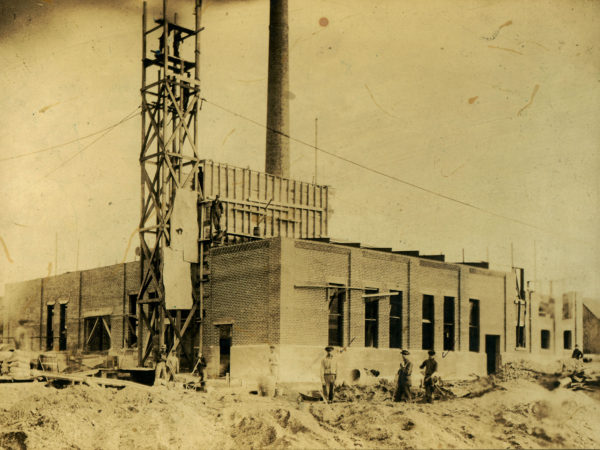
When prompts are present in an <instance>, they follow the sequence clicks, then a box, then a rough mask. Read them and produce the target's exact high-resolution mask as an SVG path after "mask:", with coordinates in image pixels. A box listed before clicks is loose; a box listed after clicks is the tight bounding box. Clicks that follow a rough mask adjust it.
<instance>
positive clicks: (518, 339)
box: [515, 299, 526, 348]
mask: <svg viewBox="0 0 600 450" xmlns="http://www.w3.org/2000/svg"><path fill="white" fill-rule="evenodd" d="M516 303H517V304H516V307H517V326H516V328H515V331H516V336H515V343H516V346H517V347H521V348H525V343H526V339H525V301H524V300H522V299H518V300H517V301H516Z"/></svg>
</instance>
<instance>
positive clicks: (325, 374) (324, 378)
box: [321, 346, 337, 402]
mask: <svg viewBox="0 0 600 450" xmlns="http://www.w3.org/2000/svg"><path fill="white" fill-rule="evenodd" d="M325 351H326V352H327V355H325V357H324V358H323V360H322V361H321V384H322V385H323V398H324V399H325V401H327V400H329V401H330V402H332V401H333V391H334V389H335V379H336V377H337V361H336V360H335V358H334V357H333V347H331V346H327V347H325Z"/></svg>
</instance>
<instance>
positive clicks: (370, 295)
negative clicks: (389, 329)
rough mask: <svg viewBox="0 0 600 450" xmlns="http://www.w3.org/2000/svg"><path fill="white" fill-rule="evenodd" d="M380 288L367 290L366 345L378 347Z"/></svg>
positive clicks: (365, 297)
mask: <svg viewBox="0 0 600 450" xmlns="http://www.w3.org/2000/svg"><path fill="white" fill-rule="evenodd" d="M378 293H379V289H366V290H365V296H364V299H365V347H377V343H378V342H377V340H378V331H379V321H378V319H379V297H377V296H376V295H377V294H378Z"/></svg>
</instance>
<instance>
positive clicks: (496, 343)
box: [3, 237, 584, 381]
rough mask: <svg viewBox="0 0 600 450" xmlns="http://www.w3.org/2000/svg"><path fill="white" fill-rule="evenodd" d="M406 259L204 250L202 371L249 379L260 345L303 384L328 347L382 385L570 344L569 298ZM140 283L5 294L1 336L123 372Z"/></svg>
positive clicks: (34, 287)
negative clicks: (406, 375) (405, 360)
mask: <svg viewBox="0 0 600 450" xmlns="http://www.w3.org/2000/svg"><path fill="white" fill-rule="evenodd" d="M405 253H409V254H402V253H401V252H390V251H381V250H374V249H368V248H361V247H360V246H356V245H341V244H332V243H323V242H315V241H310V240H303V239H295V238H282V237H279V238H270V239H262V240H257V241H254V242H249V243H242V244H237V245H230V246H225V247H217V248H213V249H211V251H210V259H209V261H210V262H209V264H210V270H211V278H210V282H209V291H208V292H207V295H206V301H205V303H204V332H203V353H204V354H205V355H206V357H207V361H208V371H209V374H210V375H211V376H213V377H217V376H222V375H224V373H225V372H230V374H231V377H232V378H239V379H246V380H252V379H256V378H258V377H260V376H262V375H264V373H265V371H266V359H267V354H268V351H269V350H268V347H269V345H271V344H272V345H275V346H276V348H277V351H278V352H279V355H280V378H281V379H282V380H288V381H316V380H317V379H318V367H319V362H320V358H321V357H322V355H323V347H325V346H326V345H333V346H335V347H337V348H338V349H339V350H340V353H339V364H340V377H341V378H346V379H348V378H351V377H356V374H357V373H367V372H368V371H369V370H371V369H373V370H377V371H379V372H380V373H381V374H382V375H392V374H393V373H394V371H395V369H396V366H397V364H398V361H399V352H400V349H401V348H407V349H409V350H410V351H411V353H412V354H413V358H414V359H415V361H420V360H421V358H423V359H424V358H425V357H426V352H427V350H428V349H434V350H435V351H436V352H437V354H438V359H439V360H440V372H441V374H442V375H443V376H446V377H463V376H468V375H469V374H471V373H477V374H481V375H483V374H485V373H487V372H490V371H494V370H496V368H497V367H498V364H500V363H501V362H502V361H507V360H512V359H534V360H535V359H537V360H553V359H557V358H560V357H565V356H569V354H570V351H571V349H572V347H573V345H574V344H575V343H578V344H579V345H580V346H582V344H583V339H584V337H583V331H582V330H583V314H582V312H583V309H582V308H583V305H582V302H581V300H580V299H579V298H578V297H577V295H576V294H574V293H569V294H565V295H564V296H563V297H562V299H561V300H562V301H561V302H558V301H555V300H554V299H553V298H550V297H548V296H546V297H544V296H540V295H537V294H536V293H534V292H527V293H526V294H527V296H528V297H529V298H528V299H526V301H525V300H524V298H523V295H522V294H520V293H519V289H518V288H515V286H517V285H518V280H517V276H516V274H515V273H511V272H499V271H494V270H489V269H487V268H482V267H474V266H471V265H468V264H456V263H455V264H451V263H446V262H443V261H436V260H434V259H431V257H421V256H416V253H415V252H413V253H410V252H405ZM437 259H440V258H439V257H438V258H437ZM139 282H140V272H139V263H137V262H132V263H127V264H119V265H114V266H109V267H102V268H97V269H92V270H85V271H80V272H71V273H66V274H62V275H59V276H55V277H48V278H43V279H37V280H31V281H25V282H21V283H13V284H9V285H7V287H6V293H5V302H4V319H3V324H4V327H3V334H4V337H5V339H8V338H10V337H14V336H22V335H23V334H25V335H26V336H27V338H28V340H29V342H30V346H31V347H32V349H34V350H40V351H51V352H59V353H61V354H65V355H66V354H76V353H92V354H93V353H107V354H108V353H111V354H115V355H118V356H120V358H121V363H122V364H123V365H135V359H134V355H135V348H136V346H137V342H136V331H137V323H136V306H137V305H136V302H135V298H136V293H137V291H138V288H139ZM520 297H521V298H520ZM557 318H558V319H557ZM194 327H195V330H194V332H193V333H191V334H190V336H189V337H188V338H186V340H185V341H184V342H183V344H182V345H184V346H185V347H186V349H187V350H188V351H189V352H197V348H198V343H199V332H198V323H197V321H195V322H194ZM168 332H169V330H168V328H167V333H168ZM166 340H167V341H168V340H169V337H167V338H166ZM357 371H359V372H357Z"/></svg>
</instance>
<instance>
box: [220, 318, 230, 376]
mask: <svg viewBox="0 0 600 450" xmlns="http://www.w3.org/2000/svg"><path fill="white" fill-rule="evenodd" d="M217 328H218V330H219V376H220V377H224V376H225V375H226V374H228V373H229V370H230V365H231V337H232V330H231V328H232V325H217Z"/></svg>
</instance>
